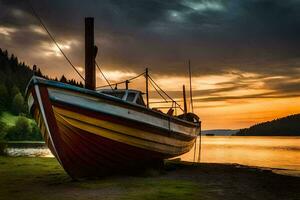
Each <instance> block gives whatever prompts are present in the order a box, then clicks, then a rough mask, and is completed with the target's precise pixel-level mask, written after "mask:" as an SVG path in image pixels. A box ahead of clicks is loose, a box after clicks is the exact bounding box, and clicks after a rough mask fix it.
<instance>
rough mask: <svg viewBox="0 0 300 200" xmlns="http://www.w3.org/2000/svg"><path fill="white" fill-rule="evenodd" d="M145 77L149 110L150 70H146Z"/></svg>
mask: <svg viewBox="0 0 300 200" xmlns="http://www.w3.org/2000/svg"><path fill="white" fill-rule="evenodd" d="M145 77H146V101H147V108H149V88H148V81H149V80H148V78H149V77H148V68H146V73H145Z"/></svg>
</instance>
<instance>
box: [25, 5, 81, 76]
mask: <svg viewBox="0 0 300 200" xmlns="http://www.w3.org/2000/svg"><path fill="white" fill-rule="evenodd" d="M28 2H29V6H30V8H31V11H32V13H33V15H34V16H35V17H36V18H37V19H38V21H39V22H40V24H41V26H42V27H43V28H44V29H45V31H46V32H47V34H48V35H49V37H50V38H51V40H52V41H53V43H54V44H55V45H56V47H57V48H58V49H59V51H60V52H61V54H62V55H63V56H64V57H65V59H66V60H67V61H68V63H69V64H70V65H71V66H72V67H73V69H74V70H75V71H76V72H77V74H78V75H79V76H80V78H81V79H82V80H83V81H85V79H84V77H83V76H82V75H81V74H80V73H79V71H78V70H77V69H76V67H75V66H74V65H73V64H72V62H71V60H70V59H69V58H68V57H67V55H66V54H65V53H64V52H63V50H62V49H61V48H60V46H59V45H58V43H57V42H56V40H55V38H54V37H53V36H52V34H51V33H50V31H49V30H48V28H47V27H46V25H45V24H44V22H43V20H42V19H41V18H40V16H39V15H38V14H37V12H36V11H35V9H34V7H33V6H32V4H31V2H30V0H28Z"/></svg>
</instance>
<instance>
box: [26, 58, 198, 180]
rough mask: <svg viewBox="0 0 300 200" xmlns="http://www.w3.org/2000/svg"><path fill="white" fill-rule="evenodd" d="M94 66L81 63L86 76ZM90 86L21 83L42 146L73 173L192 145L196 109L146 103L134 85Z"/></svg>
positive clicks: (119, 167)
mask: <svg viewBox="0 0 300 200" xmlns="http://www.w3.org/2000/svg"><path fill="white" fill-rule="evenodd" d="M92 56H93V55H92ZM89 69H91V70H89ZM93 70H95V68H92V67H90V65H88V66H86V81H92V82H93V79H95V78H93V77H92V78H88V77H89V76H90V74H91V73H93ZM87 74H88V75H87ZM92 84H93V83H92ZM86 85H88V82H86ZM93 87H94V86H93ZM93 87H91V88H90V87H86V88H82V87H78V86H74V85H70V84H66V83H62V82H58V81H54V80H48V79H45V78H42V77H37V76H33V77H32V79H31V80H30V82H29V84H28V86H27V89H26V99H27V103H28V108H29V111H30V113H31V114H32V115H33V118H34V119H35V121H36V122H37V124H38V126H39V128H40V130H41V133H42V136H43V138H44V140H45V142H46V144H47V146H48V147H49V149H50V150H51V152H52V154H53V155H54V156H55V158H56V159H57V160H58V162H59V163H60V164H61V166H62V167H63V168H64V170H65V171H66V172H67V173H68V174H69V175H70V176H71V177H72V178H74V179H78V178H82V177H95V176H106V175H109V174H115V173H124V172H134V171H135V170H137V169H142V168H145V167H148V166H159V165H161V163H162V161H163V160H164V159H168V158H173V157H177V156H179V155H182V154H184V153H186V152H188V151H190V149H191V148H192V147H193V145H194V143H195V140H196V137H197V136H198V135H199V133H200V130H201V123H200V121H199V118H198V117H197V116H196V115H195V114H193V113H187V112H184V113H183V114H181V115H178V116H175V115H173V114H172V112H169V113H163V112H161V111H159V110H157V109H151V108H150V107H149V106H148V94H147V103H145V101H144V98H143V95H144V94H143V93H142V92H141V91H138V90H133V89H128V88H126V89H113V88H111V89H99V90H96V89H95V88H93ZM147 92H148V91H147ZM170 110H172V109H170Z"/></svg>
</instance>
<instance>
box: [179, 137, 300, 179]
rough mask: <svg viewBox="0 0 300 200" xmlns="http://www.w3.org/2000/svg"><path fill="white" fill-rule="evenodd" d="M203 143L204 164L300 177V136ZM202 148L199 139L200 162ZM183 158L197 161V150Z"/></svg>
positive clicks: (212, 139) (218, 139) (221, 139)
mask: <svg viewBox="0 0 300 200" xmlns="http://www.w3.org/2000/svg"><path fill="white" fill-rule="evenodd" d="M201 144H202V145H201V156H200V162H207V163H237V164H242V165H248V166H256V167H265V168H277V169H278V170H274V171H275V172H276V173H281V174H292V175H297V176H300V137H279V136H274V137H264V136H202V138H201ZM198 145H199V138H198V140H197V149H196V152H197V153H196V160H197V159H198ZM180 158H181V160H185V161H193V159H194V149H192V150H191V151H190V152H188V153H186V154H184V155H182V156H180ZM282 169H284V170H282Z"/></svg>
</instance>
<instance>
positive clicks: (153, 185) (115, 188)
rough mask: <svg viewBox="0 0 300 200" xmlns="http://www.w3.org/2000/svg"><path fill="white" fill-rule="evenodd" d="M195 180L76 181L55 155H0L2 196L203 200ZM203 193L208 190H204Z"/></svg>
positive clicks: (158, 177) (25, 197)
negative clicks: (66, 171) (50, 156)
mask: <svg viewBox="0 0 300 200" xmlns="http://www.w3.org/2000/svg"><path fill="white" fill-rule="evenodd" d="M201 190H202V189H201V187H200V186H199V184H197V183H196V182H194V181H191V180H175V179H170V178H168V177H164V176H159V175H157V176H153V177H133V176H129V177H127V176H125V177H124V176H120V177H110V178H104V179H98V180H86V181H79V182H75V181H72V180H71V179H70V178H69V176H68V175H67V174H66V173H65V172H64V170H63V169H62V168H61V167H60V165H59V164H58V162H57V161H56V160H55V159H54V158H29V157H16V158H12V157H0V194H1V195H0V199H6V200H9V199H25V200H26V199H37V200H38V199H76V200H77V199H133V200H134V199H179V200H180V199H186V198H187V197H189V199H199V194H200V193H199V191H201ZM201 194H202V195H203V194H205V192H202V193H201Z"/></svg>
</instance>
